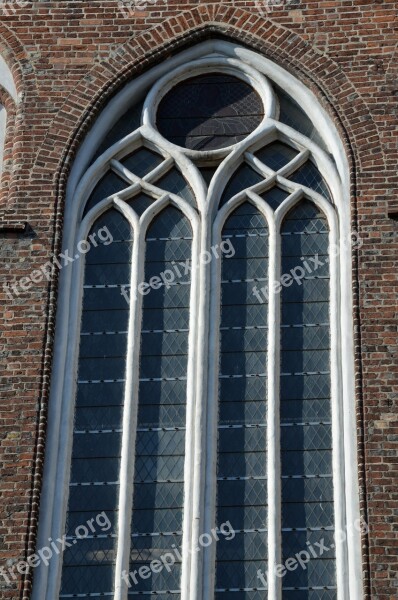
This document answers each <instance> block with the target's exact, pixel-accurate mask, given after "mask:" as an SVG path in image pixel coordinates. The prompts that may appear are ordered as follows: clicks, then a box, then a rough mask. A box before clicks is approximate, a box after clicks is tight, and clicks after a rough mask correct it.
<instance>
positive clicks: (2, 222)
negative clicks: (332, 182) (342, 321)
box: [0, 0, 398, 600]
mask: <svg viewBox="0 0 398 600" xmlns="http://www.w3.org/2000/svg"><path fill="white" fill-rule="evenodd" d="M1 6H2V5H0V54H1V56H3V58H4V59H5V61H6V62H7V63H8V66H9V68H10V69H11V71H12V74H13V76H14V80H15V84H16V87H17V90H18V95H19V98H20V102H19V105H18V107H15V105H14V102H13V100H12V99H11V98H10V97H9V96H8V94H7V93H6V92H5V91H4V90H3V89H2V88H1V86H0V102H1V103H2V104H4V105H5V106H6V108H7V112H8V128H7V138H6V146H5V156H4V160H5V164H4V173H3V176H2V182H1V183H2V187H1V192H0V256H1V262H0V328H1V332H2V337H1V339H2V348H1V354H0V360H1V363H0V364H1V367H0V368H1V371H0V381H1V400H0V523H1V524H0V566H1V565H3V564H9V563H10V562H11V561H13V560H14V561H18V560H23V559H24V558H26V556H28V555H29V554H30V553H32V552H33V551H34V545H35V538H36V526H37V514H38V506H39V501H40V484H41V476H42V464H43V453H44V443H45V431H46V414H47V401H48V388H49V379H50V372H51V358H52V339H53V333H54V319H55V305H56V299H57V278H56V276H55V277H54V279H53V280H52V281H51V282H47V281H46V280H44V281H42V282H41V283H38V284H35V285H34V286H32V287H31V288H30V289H29V290H28V291H26V292H21V293H20V295H19V297H18V298H17V299H16V300H14V301H11V300H10V299H9V297H8V296H7V294H6V293H5V291H4V290H3V287H2V285H3V282H9V283H12V282H14V281H16V280H18V279H19V278H20V277H22V276H25V275H27V274H29V273H30V272H31V271H32V269H34V268H39V267H40V266H42V265H44V264H45V263H46V262H47V261H48V260H49V259H50V258H51V256H52V255H53V254H55V255H56V254H58V252H59V251H60V244H61V236H62V215H63V202H64V195H65V184H66V181H67V177H68V173H69V170H70V167H71V164H72V162H73V158H74V156H75V154H76V151H77V148H78V147H79V144H80V143H81V141H82V139H83V138H84V136H85V134H86V132H87V131H88V129H89V127H90V126H91V124H92V123H93V121H94V119H95V118H96V117H97V115H98V114H99V113H100V111H101V109H102V107H103V106H104V105H105V104H106V102H107V101H108V100H109V99H110V98H111V97H112V95H114V94H115V93H116V92H117V91H118V90H119V89H120V88H121V87H122V86H123V84H124V83H125V82H126V81H128V80H131V79H132V78H133V77H134V76H136V75H137V74H139V73H141V72H142V71H144V70H145V69H147V68H149V67H150V66H151V65H153V64H155V63H157V62H159V61H162V60H166V59H167V57H169V56H170V55H172V54H173V53H174V52H176V51H178V50H180V49H182V48H184V47H188V46H189V45H191V44H193V43H196V42H198V41H201V40H204V39H209V38H211V37H219V38H220V37H223V38H225V39H230V40H235V41H237V42H239V43H241V44H243V45H247V46H248V47H250V48H252V49H254V50H256V51H258V52H261V53H263V54H264V55H265V56H267V57H269V58H270V59H272V60H274V61H275V62H276V63H278V64H280V65H281V66H283V67H284V68H285V69H287V70H288V71H290V72H292V73H293V74H294V75H295V76H297V77H298V78H299V79H300V80H301V81H303V82H304V83H305V84H306V85H307V86H308V87H309V88H310V89H312V90H313V91H314V93H315V94H316V95H317V96H318V98H319V100H320V102H321V103H322V105H323V106H324V107H325V109H326V110H327V111H328V112H329V114H330V115H331V116H332V118H333V120H334V121H335V123H336V125H337V127H338V129H339V131H340V134H341V137H342V140H343V142H344V144H345V148H346V152H347V157H348V160H349V164H350V171H351V176H352V185H351V198H352V214H353V223H352V227H353V229H355V230H358V231H359V233H360V235H361V237H362V238H363V241H364V244H363V246H362V248H361V249H360V250H359V251H358V253H357V255H356V256H355V260H354V264H353V275H354V277H353V278H354V298H355V306H354V311H355V342H356V361H355V364H356V376H357V380H356V399H355V402H356V408H357V417H358V439H359V449H358V450H359V460H360V484H361V509H362V513H363V516H364V518H365V519H366V520H367V521H368V522H369V525H370V535H369V537H366V536H365V537H364V538H363V564H364V571H365V583H366V590H365V591H366V600H368V599H370V598H372V599H374V600H392V599H393V598H397V597H398V579H397V569H398V558H397V550H398V548H397V547H398V540H397V537H396V531H397V527H398V493H397V491H396V487H397V440H398V410H397V398H398V393H397V388H396V386H397V383H398V381H397V380H398V363H397V360H396V354H397V353H396V348H397V312H398V310H397V303H396V298H397V291H398V282H397V276H396V272H397V269H396V261H397V258H396V257H397V249H398V243H397V235H396V233H397V228H398V223H397V220H394V219H393V218H391V216H390V217H389V214H390V215H391V214H392V213H396V212H398V197H397V187H398V175H397V162H398V144H397V127H396V123H397V96H398V39H397V15H398V6H397V3H396V2H388V1H375V0H373V1H370V0H331V1H325V0H323V1H316V0H309V1H300V2H291V1H290V2H288V3H286V5H279V4H278V5H277V4H275V5H272V6H270V7H269V11H268V12H264V14H260V12H259V7H260V8H261V7H262V6H264V2H261V1H259V2H250V1H240V0H236V1H231V0H230V1H228V2H225V1H220V0H217V1H215V2H198V1H186V2H179V1H177V0H168V2H167V3H165V2H163V1H158V2H157V3H156V5H153V4H152V3H149V5H148V9H147V10H145V11H143V10H139V11H138V10H136V11H133V12H132V13H130V14H129V16H128V18H125V17H124V16H123V14H122V13H121V12H120V10H119V9H118V6H117V2H115V1H106V2H99V1H92V2H85V1H80V0H77V1H63V2H44V1H43V2H42V1H40V0H37V1H36V2H33V3H31V2H29V3H24V2H21V3H18V1H13V0H11V1H10V2H9V3H8V4H6V7H7V6H8V7H9V9H8V11H7V14H4V15H3V16H1V11H2V8H1ZM24 223H28V224H29V225H28V227H27V228H26V229H25V230H22V228H20V229H18V228H17V227H16V225H17V224H24ZM394 386H395V387H394ZM353 401H354V399H353ZM30 586H31V574H26V575H21V576H20V578H19V579H18V580H17V581H16V582H15V583H12V585H11V586H7V585H5V583H4V582H3V581H1V580H0V600H6V599H10V598H13V599H14V600H15V599H23V600H28V599H29V597H30Z"/></svg>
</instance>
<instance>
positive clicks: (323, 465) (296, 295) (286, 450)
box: [280, 201, 337, 600]
mask: <svg viewBox="0 0 398 600" xmlns="http://www.w3.org/2000/svg"><path fill="white" fill-rule="evenodd" d="M328 234H329V229H328V226H327V221H326V219H325V217H324V215H323V214H322V213H320V211H319V210H318V209H317V208H316V206H315V205H314V204H313V203H311V202H308V201H302V202H301V203H299V204H298V205H297V206H296V207H294V208H293V209H292V210H291V211H290V212H289V213H288V215H287V216H286V218H285V220H284V223H283V225H282V230H281V237H282V273H289V272H290V270H291V269H294V268H295V267H297V265H301V266H303V265H305V267H304V268H305V270H306V275H305V277H304V279H302V281H301V283H300V285H296V284H293V285H291V286H290V287H285V288H284V289H283V291H282V319H281V326H282V329H281V403H280V406H281V414H280V417H281V464H282V562H283V563H284V564H285V562H286V560H288V559H289V558H292V557H293V558H294V557H295V556H296V555H297V554H298V553H300V552H302V551H304V550H307V551H308V549H309V547H310V546H311V547H312V548H313V549H314V550H315V551H316V550H318V548H319V547H318V546H317V544H319V543H320V542H321V540H323V541H324V547H325V548H328V551H325V552H322V554H321V555H319V552H318V554H317V553H315V556H314V555H313V554H311V560H310V561H309V562H308V564H307V565H306V568H305V569H303V568H300V567H299V568H297V569H295V570H294V571H289V572H287V574H286V576H285V577H284V579H283V582H282V590H283V593H282V598H283V600H309V599H311V600H336V598H337V595H336V573H335V571H336V566H335V561H334V556H335V550H334V547H335V544H334V536H333V529H334V514H333V479H332V427H331V401H330V393H331V392H330V325H329V296H330V286H329V255H328V247H329V242H328ZM315 258H316V259H317V261H319V266H318V268H317V269H316V270H313V269H312V268H311V265H312V267H313V266H314V264H315V263H314V262H313V260H312V259H315ZM304 261H305V262H304ZM307 265H308V267H307Z"/></svg>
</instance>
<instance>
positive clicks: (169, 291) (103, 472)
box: [34, 42, 361, 600]
mask: <svg viewBox="0 0 398 600" xmlns="http://www.w3.org/2000/svg"><path fill="white" fill-rule="evenodd" d="M197 51H198V54H197V56H196V57H192V56H191V60H190V61H187V60H185V61H184V60H183V57H181V59H180V63H179V64H174V66H173V68H172V69H171V70H170V72H168V73H166V74H164V73H163V76H162V77H155V75H156V74H154V75H153V76H152V82H150V81H149V80H148V79H147V80H146V82H145V81H144V83H143V84H142V85H138V84H137V85H136V87H135V88H134V87H133V88H132V89H136V90H137V92H136V94H135V95H134V94H133V99H131V98H130V100H129V102H128V103H127V101H126V99H125V100H124V101H123V102H124V105H123V103H121V104H120V106H122V105H123V106H124V107H125V109H126V110H124V111H122V112H119V114H117V112H116V111H115V110H114V111H113V117H112V119H109V118H108V120H107V133H106V135H104V134H103V133H102V135H99V134H98V133H96V130H95V129H94V132H93V133H92V134H91V141H90V145H89V146H87V145H86V154H85V155H84V156H83V159H82V161H81V163H80V168H81V165H82V164H83V165H85V168H86V171H85V172H84V173H81V175H80V176H79V175H75V176H74V180H73V184H74V188H73V186H72V188H73V193H71V192H70V197H71V199H72V200H71V207H70V209H69V215H68V217H69V222H70V223H71V226H70V235H69V236H68V235H67V236H66V242H68V241H69V242H71V243H73V244H72V245H73V247H74V245H76V244H78V243H79V241H80V240H86V241H87V244H88V243H89V242H90V249H89V251H87V253H86V255H85V257H82V259H81V260H79V261H76V263H75V265H74V266H73V269H71V272H70V274H69V275H68V276H67V275H65V282H64V285H65V286H66V287H65V289H69V294H70V295H69V296H68V298H69V302H68V305H67V307H66V306H65V307H64V308H63V309H62V310H61V316H60V317H59V319H60V321H61V322H62V321H63V322H64V325H63V326H62V325H59V332H60V333H58V336H61V335H62V331H61V330H62V327H65V328H69V329H68V331H69V334H70V339H69V342H68V343H69V346H68V350H69V351H65V349H64V350H63V354H62V352H60V350H58V359H56V360H58V364H59V365H60V367H59V368H60V369H61V371H62V382H61V383H60V382H59V380H57V382H56V383H54V384H53V397H54V395H55V394H56V393H57V390H58V391H59V392H60V393H61V396H62V397H63V398H64V401H63V404H62V406H60V408H59V409H58V410H56V409H53V410H54V414H53V419H55V418H56V417H57V418H58V422H59V423H63V424H64V425H63V426H62V425H60V429H59V430H58V431H59V435H58V443H59V448H60V449H59V451H58V458H57V460H54V459H53V460H51V459H47V466H46V470H47V477H50V474H51V473H53V474H56V476H57V487H56V488H54V489H53V495H52V498H51V499H50V494H49V495H48V498H47V500H45V503H44V507H45V508H44V509H46V508H47V509H49V513H48V514H50V515H51V517H49V518H47V521H46V522H44V521H45V518H44V517H43V518H42V526H41V532H42V533H41V539H42V540H43V539H44V537H43V536H45V535H46V534H49V532H50V533H51V534H52V535H54V534H55V533H56V532H57V531H58V532H62V531H66V536H67V537H66V539H67V540H69V542H70V545H68V547H67V548H66V550H65V552H64V553H63V556H62V558H61V557H60V558H59V559H57V560H56V561H55V563H54V565H53V566H52V568H51V569H50V571H49V573H46V574H41V575H40V576H38V577H37V578H36V581H35V589H34V598H39V594H41V596H40V598H41V599H42V598H46V600H50V598H51V600H53V598H54V597H57V598H76V597H81V598H89V597H97V596H98V597H112V598H115V599H117V600H127V598H147V597H152V596H154V597H157V598H161V599H162V600H179V599H181V600H187V599H188V598H189V600H192V599H193V598H195V599H196V600H210V599H212V600H213V599H215V600H263V599H265V598H267V599H269V600H275V599H279V600H293V599H294V600H320V599H321V598H322V600H324V599H327V600H337V599H338V600H343V599H348V597H349V596H350V598H355V599H356V600H359V599H360V598H361V591H360V585H359V583H358V578H357V571H356V570H355V569H356V568H357V566H358V556H359V555H358V550H357V548H356V546H355V544H356V543H357V542H358V538H357V537H355V535H356V534H355V532H353V531H351V532H350V534H349V535H348V536H347V535H346V539H345V540H342V539H341V536H335V532H336V531H339V532H341V531H346V530H347V527H348V526H349V525H350V523H349V519H351V518H353V516H357V514H358V506H357V498H356V491H355V485H354V486H353V488H352V489H351V488H350V494H349V495H348V496H347V495H346V494H345V489H346V485H347V481H346V478H347V475H348V474H347V466H346V463H345V460H346V458H347V456H350V455H351V456H354V455H353V454H352V453H353V448H352V446H350V444H351V443H352V440H351V441H350V442H348V440H347V439H346V435H347V428H348V424H347V423H344V420H343V410H344V409H345V407H346V406H347V404H346V403H347V402H352V397H351V398H349V399H347V392H348V391H349V390H350V389H351V388H350V385H351V381H350V379H349V377H350V373H348V374H347V372H346V370H345V366H344V360H348V361H352V357H350V356H348V355H347V354H345V355H344V354H343V350H342V345H341V339H342V330H341V324H342V323H347V322H348V323H349V317H347V313H346V314H345V316H344V315H343V312H344V309H343V307H342V301H343V296H342V294H343V293H344V290H345V288H344V286H343V285H342V279H343V278H344V276H345V275H344V273H343V272H342V271H341V265H340V258H341V257H340V256H339V255H338V253H337V252H336V251H333V250H335V249H336V248H337V247H340V248H342V243H341V242H342V239H341V236H342V235H343V234H344V231H347V225H346V224H345V223H344V221H342V218H343V217H344V216H345V214H347V209H345V210H346V212H345V213H344V210H342V208H341V204H342V202H343V199H344V198H345V197H346V193H345V191H344V185H345V183H346V182H345V179H344V173H345V166H344V159H343V158H342V155H341V154H338V152H337V150H336V148H338V147H339V146H338V143H337V141H336V139H337V138H336V136H335V135H334V134H328V135H325V133H324V131H322V128H320V127H319V126H317V123H316V122H315V121H314V119H311V111H309V110H308V105H306V104H305V103H304V105H303V104H301V105H300V100H299V99H300V98H301V99H303V98H304V99H305V98H307V99H308V98H311V96H310V95H309V92H307V91H305V92H304V91H303V90H302V86H301V87H300V85H301V84H300V85H299V84H298V83H297V96H298V98H299V99H298V98H297V96H295V94H294V93H293V92H294V89H295V88H294V84H293V83H292V81H291V80H290V79H289V78H287V79H286V77H287V76H286V74H285V73H284V72H283V71H282V70H278V69H277V68H276V67H275V66H272V65H270V63H269V62H268V61H265V60H264V59H261V57H259V56H258V55H255V54H253V53H251V52H249V51H246V50H243V49H239V48H237V47H236V46H234V45H232V44H228V43H225V42H217V43H210V42H209V43H206V44H203V45H201V46H200V47H199V49H198V50H197ZM177 62H178V61H177ZM161 74H162V73H161ZM289 77H290V76H289ZM284 80H285V82H284ZM286 82H288V83H286ZM306 94H307V95H306ZM302 101H303V100H302ZM314 102H315V101H314ZM119 110H120V107H119ZM308 113H310V116H309V115H308ZM313 113H314V115H315V116H316V115H318V116H319V119H318V121H319V123H321V124H322V123H323V124H324V123H326V122H327V119H326V117H325V115H324V114H323V112H322V110H321V109H320V108H319V107H318V106H317V107H316V110H315V109H314V111H313ZM322 119H324V120H323V121H322ZM328 127H330V125H329V124H328ZM88 147H89V148H90V151H89V152H88V151H87V148H88ZM72 179H73V177H72ZM348 231H349V229H348ZM104 232H105V233H106V235H105V234H104ZM347 252H348V254H346V255H345V257H344V258H346V257H347V256H349V249H348V251H347ZM62 276H64V275H63V274H62ZM68 285H69V288H68ZM348 309H349V306H348ZM62 311H64V312H62ZM348 312H349V311H348ZM347 319H348V321H347ZM345 335H346V336H347V335H348V341H347V340H346V341H347V343H348V350H349V334H347V332H345ZM59 339H62V338H60V337H58V340H59ZM55 369H57V367H55ZM59 385H61V387H58V388H57V386H59ZM65 395H66V397H65ZM54 415H55V416H54ZM53 422H55V421H53ZM72 431H73V432H72ZM351 434H352V435H353V434H354V431H351ZM351 468H352V469H353V473H354V476H355V466H351ZM354 479H355V477H354ZM351 485H352V481H351V483H350V486H351ZM57 500H59V502H57ZM44 509H43V510H44ZM101 513H106V515H107V519H109V527H108V528H104V531H98V530H95V524H96V521H95V520H94V523H93V521H91V523H92V524H93V527H92V530H90V531H89V532H88V534H87V535H85V536H84V539H80V537H81V536H79V530H78V526H79V525H85V526H86V528H87V527H88V526H87V523H90V518H91V519H93V518H94V519H95V516H96V515H98V514H101ZM65 522H66V525H65ZM107 522H108V521H107ZM105 529H106V530H105ZM76 532H77V533H76ZM209 536H210V537H211V536H213V542H214V543H206V544H205V543H203V544H202V546H201V541H202V542H203V540H205V539H206V540H208V537H209ZM214 538H218V541H217V542H215V539H214ZM320 543H321V544H323V546H321V549H322V551H321V552H320V553H318V554H317V553H316V549H317V548H319V544H320ZM198 547H199V550H197V548H198ZM325 548H328V550H327V551H326V550H325ZM302 552H306V553H307V555H308V556H309V560H308V564H307V562H306V563H305V564H303V565H301V566H300V565H299V564H297V565H296V568H292V569H289V568H286V565H287V564H288V563H287V561H288V560H289V559H293V560H294V559H295V557H296V559H297V556H300V553H302ZM166 554H167V555H168V559H165V558H164V557H165V555H166ZM305 556H306V555H305ZM167 560H168V561H169V563H170V564H169V563H167ZM162 561H163V562H162ZM296 562H297V560H296ZM290 564H292V563H290ZM283 567H284V570H285V573H284V574H283V576H281V575H280V570H281V568H282V570H283ZM278 568H279V573H278ZM347 574H348V577H347Z"/></svg>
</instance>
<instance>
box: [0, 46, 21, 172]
mask: <svg viewBox="0 0 398 600" xmlns="http://www.w3.org/2000/svg"><path fill="white" fill-rule="evenodd" d="M0 82H1V83H0V177H1V174H2V171H3V158H4V149H5V144H6V136H7V127H8V115H9V113H10V112H11V110H12V109H13V108H14V107H15V106H16V105H17V104H18V93H17V88H16V85H15V81H14V77H13V75H12V73H11V70H10V68H9V67H8V65H7V63H6V61H5V60H4V58H3V57H2V56H1V55H0Z"/></svg>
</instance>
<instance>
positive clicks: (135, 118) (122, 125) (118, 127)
mask: <svg viewBox="0 0 398 600" xmlns="http://www.w3.org/2000/svg"><path fill="white" fill-rule="evenodd" d="M143 104H144V101H142V102H139V103H138V104H137V105H136V106H133V107H132V108H129V109H128V110H127V111H126V112H125V113H124V114H123V115H122V116H121V117H120V119H119V120H118V121H116V123H115V124H114V125H113V126H112V128H111V129H110V130H109V131H108V132H107V134H106V136H105V138H104V140H103V141H102V143H101V145H100V146H99V148H98V150H97V152H96V153H95V156H94V158H93V160H92V162H94V160H95V159H96V158H98V157H99V156H101V154H103V153H104V152H105V150H107V149H108V148H110V147H111V146H113V144H115V143H116V142H118V141H120V140H121V139H123V138H124V137H126V135H129V134H130V133H132V132H133V131H135V130H136V129H138V128H139V127H140V126H141V115H142V107H143Z"/></svg>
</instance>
